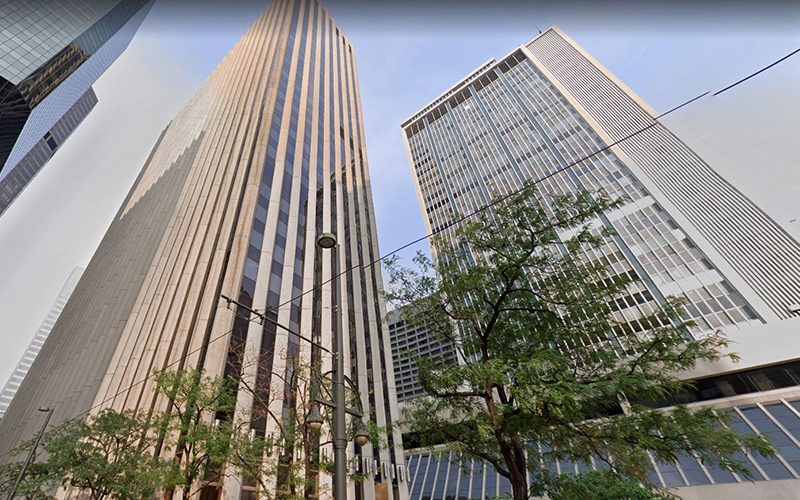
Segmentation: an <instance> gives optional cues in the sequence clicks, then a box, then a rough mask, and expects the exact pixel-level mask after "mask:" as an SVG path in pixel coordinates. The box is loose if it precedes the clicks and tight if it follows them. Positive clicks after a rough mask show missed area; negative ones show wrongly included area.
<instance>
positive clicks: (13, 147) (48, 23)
mask: <svg viewBox="0 0 800 500" xmlns="http://www.w3.org/2000/svg"><path fill="white" fill-rule="evenodd" d="M152 4H153V0H62V1H58V2H52V1H48V0H10V1H5V2H2V3H0V192H2V193H3V201H2V202H0V214H1V213H2V212H3V211H4V210H5V209H6V208H7V206H8V204H10V203H11V201H13V199H14V198H15V197H16V196H17V195H19V193H20V192H21V191H22V189H24V187H25V186H26V185H27V183H28V182H30V180H31V179H32V178H33V176H34V175H36V173H38V171H39V170H41V168H42V167H43V166H44V164H45V163H46V162H47V160H49V159H50V157H51V156H52V155H53V153H54V152H55V150H56V149H57V148H58V147H59V146H60V145H61V144H62V142H63V141H64V140H65V139H66V138H67V137H68V136H69V135H70V134H71V133H72V131H73V130H74V128H75V127H76V126H77V125H78V124H79V123H80V121H81V120H82V119H83V117H85V116H86V114H88V112H89V111H91V108H92V107H93V106H94V104H95V103H96V97H95V96H94V92H93V91H92V89H91V86H92V84H93V83H94V82H95V81H96V80H97V79H98V78H99V77H100V75H102V74H103V72H104V71H105V70H106V69H108V67H109V66H111V64H112V63H113V62H114V61H115V60H116V59H117V57H119V56H120V54H122V52H123V51H124V50H125V48H126V47H127V46H128V44H129V43H130V41H131V39H132V38H133V36H134V34H135V33H136V30H137V29H138V28H139V26H140V25H141V23H142V21H143V20H144V17H145V16H146V15H147V12H148V11H149V10H150V7H151V6H152ZM87 106H88V107H87ZM67 115H71V117H70V118H67ZM76 118H79V119H76ZM56 127H57V128H58V131H55V130H54V128H56ZM48 134H49V135H50V137H47V135H48ZM56 137H57V138H56ZM43 140H44V144H45V145H46V146H47V150H42V151H39V152H38V154H37V153H34V154H31V152H32V151H34V150H35V149H37V146H38V145H39V144H40V143H42V141H43ZM40 149H41V148H40ZM18 167H20V168H22V170H21V171H20V172H16V175H14V176H13V178H8V179H7V177H8V176H11V175H12V174H14V172H15V170H16V169H17V168H18Z"/></svg>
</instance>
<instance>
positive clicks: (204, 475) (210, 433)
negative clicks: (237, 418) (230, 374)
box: [154, 370, 237, 499]
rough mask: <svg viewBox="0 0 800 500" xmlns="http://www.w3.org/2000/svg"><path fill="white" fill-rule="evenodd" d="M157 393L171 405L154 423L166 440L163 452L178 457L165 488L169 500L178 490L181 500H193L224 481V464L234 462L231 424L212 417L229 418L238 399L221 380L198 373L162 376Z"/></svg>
mask: <svg viewBox="0 0 800 500" xmlns="http://www.w3.org/2000/svg"><path fill="white" fill-rule="evenodd" d="M155 387H156V391H157V392H158V393H159V394H162V395H164V396H166V397H167V398H168V399H169V402H170V407H169V408H168V410H167V412H165V413H164V415H163V416H162V417H161V418H156V419H154V422H155V424H156V425H157V426H158V430H159V434H160V435H161V436H162V437H163V442H162V447H163V448H165V449H167V450H174V452H175V457H174V459H173V460H172V464H171V468H170V474H169V476H168V478H167V480H166V481H165V483H164V488H165V489H166V490H167V491H166V495H167V496H168V497H169V498H171V497H172V495H173V492H174V489H175V488H176V487H180V488H182V498H184V499H189V498H191V497H192V496H193V494H194V493H195V492H196V490H199V489H202V488H203V487H204V486H206V485H207V484H209V483H212V482H220V481H221V479H222V477H223V473H224V468H223V464H225V463H226V462H227V460H228V457H229V456H230V453H231V444H232V442H233V439H234V436H235V435H236V434H237V429H235V428H234V425H235V424H234V422H233V421H232V420H231V419H224V420H211V417H212V416H213V415H214V414H215V413H216V412H220V413H224V414H227V415H231V414H232V413H233V411H234V409H235V404H236V396H235V393H233V392H232V391H230V390H228V388H227V387H226V385H225V383H224V380H223V379H221V378H218V377H210V376H207V375H205V374H204V373H203V372H202V371H199V370H178V371H162V372H158V373H157V374H156V376H155ZM195 487H196V489H193V488H195Z"/></svg>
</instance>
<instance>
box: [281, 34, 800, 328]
mask: <svg viewBox="0 0 800 500" xmlns="http://www.w3.org/2000/svg"><path fill="white" fill-rule="evenodd" d="M798 52H800V48H798V49H796V50H794V51H792V52H790V53H789V54H786V55H785V56H783V57H781V58H780V59H778V60H777V61H775V62H773V63H771V64H768V65H767V66H764V67H763V68H761V69H759V70H758V71H755V72H753V73H751V74H750V75H748V76H746V77H745V78H742V79H741V80H739V81H737V82H735V83H732V84H731V85H728V86H727V87H725V88H723V89H722V90H719V91H717V92H715V93H714V94H712V95H713V96H717V95H719V94H722V93H723V92H725V91H727V90H729V89H731V88H733V87H735V86H737V85H739V84H740V83H742V82H744V81H746V80H749V79H750V78H753V77H754V76H756V75H758V74H760V73H763V72H764V71H766V70H768V69H770V68H772V67H773V66H775V65H776V64H778V63H780V62H782V61H784V60H786V59H788V58H790V57H791V56H793V55H795V54H797V53H798ZM709 94H710V91H706V92H703V93H702V94H699V95H697V96H695V97H692V98H691V99H687V100H686V101H684V102H682V103H680V104H678V105H677V106H675V107H672V108H670V109H669V110H667V111H665V112H663V113H661V114H659V115H656V116H654V117H653V123H651V124H650V125H648V126H646V127H644V128H642V129H640V130H637V131H636V132H633V133H631V134H628V135H626V136H625V137H623V138H621V139H617V140H616V141H614V142H612V143H611V144H608V145H606V146H604V147H602V148H600V149H598V150H597V151H595V152H594V153H590V154H588V155H586V156H584V157H583V158H581V159H580V160H577V161H575V162H573V163H570V164H569V165H566V166H564V167H561V168H559V169H556V170H554V171H553V172H550V173H549V174H546V175H544V176H542V177H540V178H539V179H537V180H536V181H534V182H531V183H530V184H528V185H526V186H523V187H522V188H520V189H518V190H516V191H512V192H511V193H509V194H506V195H504V196H501V197H500V198H498V199H496V200H494V201H492V202H490V203H489V204H487V205H485V206H483V207H481V208H478V209H476V210H475V211H473V212H471V213H469V214H467V215H464V216H462V217H459V218H458V219H456V220H454V221H451V222H449V223H447V224H445V225H444V226H442V227H440V228H437V229H436V230H435V231H431V232H430V233H428V234H426V235H424V236H420V237H419V238H417V239H415V240H413V241H410V242H408V243H406V244H404V245H402V246H400V247H398V248H395V249H394V250H392V251H391V252H388V253H386V254H384V255H382V256H381V257H379V258H377V259H375V260H373V261H371V262H369V263H367V264H364V265H356V266H352V267H350V268H348V269H345V270H344V271H342V272H340V273H339V274H338V275H336V276H333V277H331V278H330V279H328V280H327V281H323V282H322V283H320V284H319V285H317V286H315V287H313V288H310V289H309V290H306V291H304V292H301V293H300V294H298V295H296V296H294V297H292V298H291V299H289V300H287V301H286V302H283V303H281V304H278V305H277V306H275V307H274V308H272V309H271V311H272V312H275V311H277V310H278V309H280V308H281V307H283V306H286V305H289V304H291V303H293V302H294V301H296V300H297V299H300V298H302V297H303V296H305V295H307V294H309V293H311V292H313V291H315V290H317V289H319V288H321V287H322V286H323V285H326V284H328V283H331V282H332V281H333V280H335V279H337V278H338V277H340V276H342V275H344V274H346V273H349V272H351V271H353V270H355V269H358V268H362V269H366V268H368V267H371V266H374V265H375V264H377V263H379V262H382V261H383V260H385V259H386V258H388V257H390V256H392V255H394V254H396V253H398V252H401V251H403V250H405V249H406V248H408V247H411V246H413V245H416V244H417V243H420V242H422V241H425V240H427V239H429V238H432V237H433V236H436V235H437V234H439V233H441V232H442V231H444V230H446V229H449V228H451V227H453V226H455V225H457V224H460V223H462V222H464V221H465V220H467V219H468V218H470V217H473V216H475V215H477V214H479V213H480V212H483V211H484V210H486V209H488V208H491V207H493V206H495V205H497V204H498V203H500V202H502V201H505V200H507V199H508V198H510V197H512V196H515V195H517V194H520V193H521V192H523V191H524V190H526V189H528V188H529V187H530V186H531V185H536V184H539V183H540V182H542V181H544V180H546V179H549V178H551V177H553V176H555V175H557V174H560V173H561V172H564V171H565V170H568V169H570V168H572V167H574V166H576V165H578V164H579V163H582V162H584V161H586V160H588V159H589V158H592V157H594V156H596V155H598V154H600V153H602V152H604V151H607V150H608V149H610V148H611V147H613V146H616V145H617V144H619V143H621V142H623V141H626V140H628V139H631V138H633V137H635V136H637V135H639V134H641V133H643V132H645V131H647V130H649V129H651V128H653V127H655V126H656V125H659V122H658V120H659V119H661V118H663V117H665V116H667V115H669V114H671V113H673V112H675V111H678V110H679V109H681V108H683V107H685V106H688V105H690V104H692V103H694V102H695V101H698V100H699V99H702V98H703V97H705V96H707V95H709Z"/></svg>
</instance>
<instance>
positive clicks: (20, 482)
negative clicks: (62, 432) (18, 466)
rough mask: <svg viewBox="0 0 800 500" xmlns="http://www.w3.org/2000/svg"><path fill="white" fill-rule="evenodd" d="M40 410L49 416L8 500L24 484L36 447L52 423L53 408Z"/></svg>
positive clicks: (11, 499)
mask: <svg viewBox="0 0 800 500" xmlns="http://www.w3.org/2000/svg"><path fill="white" fill-rule="evenodd" d="M39 411H46V412H47V418H45V419H44V425H42V428H41V429H39V434H38V435H37V436H36V441H34V442H33V447H32V448H31V451H30V452H28V458H26V459H25V463H24V464H22V470H20V471H19V476H17V480H16V481H15V482H14V487H13V488H11V493H9V494H8V497H7V498H8V500H13V499H14V497H15V496H16V494H17V488H19V485H20V484H22V480H23V479H24V478H25V472H27V470H28V466H29V465H30V464H31V461H32V460H33V455H34V454H35V453H36V448H37V447H38V446H39V441H41V440H42V436H43V435H44V431H45V429H47V424H48V423H50V417H51V416H53V408H46V409H45V408H39Z"/></svg>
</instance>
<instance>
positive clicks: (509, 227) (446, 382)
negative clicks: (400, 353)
mask: <svg viewBox="0 0 800 500" xmlns="http://www.w3.org/2000/svg"><path fill="white" fill-rule="evenodd" d="M620 205H621V202H620V200H612V199H609V198H607V197H605V196H603V195H602V194H589V193H581V194H579V195H577V196H563V197H550V198H546V197H545V196H544V195H542V194H541V193H539V192H536V191H534V190H533V189H528V190H526V191H524V192H523V193H521V194H519V195H515V196H512V197H509V198H507V199H504V200H500V201H499V202H498V203H496V205H495V206H494V207H493V210H491V211H484V212H482V213H481V214H480V215H479V216H478V217H475V218H473V219H470V220H468V221H467V222H466V223H464V224H463V225H461V226H458V227H457V228H455V229H451V230H448V232H446V233H443V234H442V235H440V236H439V237H437V238H436V239H435V241H434V249H435V253H436V258H435V260H431V259H430V258H428V257H426V256H425V255H422V254H418V255H417V256H416V257H415V259H414V264H415V265H414V266H413V267H410V268H408V267H403V266H401V265H400V263H399V262H398V260H396V259H395V260H393V261H390V262H389V263H388V266H387V268H388V274H389V277H390V280H389V283H390V286H389V291H388V292H387V295H388V298H389V300H390V301H392V302H394V303H395V304H396V305H399V306H404V307H403V316H404V319H405V320H406V322H409V323H412V324H416V325H424V326H426V327H427V328H428V329H430V330H431V332H432V334H433V335H435V336H437V337H438V338H440V339H442V340H443V341H445V342H447V343H449V344H450V345H452V346H453V347H454V349H455V350H456V352H457V354H458V357H459V358H460V360H461V362H460V363H457V364H452V363H450V364H446V363H439V364H434V363H432V362H431V361H430V360H426V359H418V360H417V364H418V368H419V380H420V382H421V384H422V386H423V387H424V389H425V392H426V395H425V396H424V397H421V398H418V399H416V400H414V401H413V402H412V403H411V404H410V405H409V407H408V411H407V413H406V415H405V419H406V425H407V428H408V429H410V430H411V431H413V432H414V433H415V436H416V437H417V439H421V442H420V444H422V445H428V444H435V443H441V442H449V443H451V446H453V447H454V448H455V449H456V450H460V451H461V452H463V453H464V454H467V455H469V456H471V457H473V458H478V459H481V460H485V461H487V462H489V463H491V464H492V465H493V466H494V467H495V468H496V469H497V471H498V473H500V474H501V475H503V476H505V477H507V478H508V479H509V480H510V481H511V483H512V487H513V494H514V498H515V499H523V498H528V495H529V494H536V495H542V494H545V493H547V494H549V495H551V496H553V495H558V492H559V491H561V490H564V491H567V490H569V489H570V488H572V489H574V488H578V486H579V485H581V484H583V485H585V484H587V483H586V481H590V480H591V481H594V483H595V484H597V485H603V488H608V489H609V491H614V490H613V489H614V488H617V487H620V488H622V487H624V486H625V484H628V483H626V482H632V484H637V483H638V484H644V485H648V487H649V488H652V487H654V486H653V485H650V484H649V479H648V473H649V471H650V470H652V462H651V460H650V457H649V456H648V454H649V455H650V456H652V457H654V458H655V459H656V460H659V461H662V462H671V461H674V460H675V459H676V458H677V456H678V455H679V454H680V453H682V452H690V453H694V454H695V455H696V456H698V457H699V458H700V459H701V460H702V461H704V462H706V463H715V464H718V465H721V466H722V467H724V468H727V469H731V470H735V471H736V472H739V473H742V474H744V475H745V477H746V476H747V474H748V473H747V470H746V469H745V468H744V466H743V464H741V463H740V462H738V461H737V460H735V459H734V458H732V457H733V456H734V454H735V453H736V452H737V451H739V450H740V449H741V447H745V448H749V449H751V450H754V451H755V452H757V453H761V454H770V453H772V451H771V447H770V445H769V444H768V442H767V441H765V440H764V439H763V438H761V437H758V436H742V435H739V434H737V433H736V432H734V431H732V430H730V428H729V427H727V426H726V425H725V424H726V421H727V420H728V418H729V417H728V416H727V414H726V413H725V412H716V411H714V410H712V409H700V410H692V411H690V410H689V409H687V408H686V407H685V406H675V407H672V408H669V409H653V408H649V407H647V406H644V405H640V404H635V403H633V404H632V403H631V402H636V401H653V400H660V399H662V398H664V397H666V396H669V395H671V394H674V393H675V392H677V391H679V390H681V389H682V388H685V387H686V385H687V382H686V381H684V380H681V378H680V377H679V375H680V373H681V372H683V371H685V370H688V369H690V368H692V367H694V366H695V364H696V363H698V362H700V361H714V360H718V359H720V358H722V357H729V358H733V359H735V356H733V355H730V354H725V350H726V347H727V345H728V344H727V341H726V339H725V337H724V336H723V335H722V334H721V333H719V332H718V333H712V334H708V335H703V336H693V335H692V334H691V331H692V326H693V325H692V323H691V322H690V321H687V320H685V319H682V314H683V310H682V308H681V302H680V301H678V300H674V299H668V300H664V301H662V303H661V304H660V306H659V307H652V306H650V305H648V304H649V303H645V304H644V305H643V306H642V311H643V312H640V313H638V314H637V315H636V316H635V317H632V316H630V313H631V312H632V310H631V309H628V310H627V311H624V312H623V311H622V310H621V309H623V308H624V307H626V306H624V302H622V301H621V299H623V298H624V297H626V296H632V295H635V294H642V293H648V291H647V288H646V287H645V285H644V283H642V282H641V281H640V280H639V279H638V278H637V277H636V274H635V273H634V272H632V271H631V270H630V268H628V269H627V270H624V269H625V268H624V267H619V266H618V269H623V271H622V272H619V271H613V270H612V268H611V267H610V266H609V263H608V261H607V260H605V259H604V258H601V255H602V253H606V254H612V253H613V249H614V248H615V245H614V242H613V239H614V238H615V235H614V234H613V232H612V231H610V230H608V229H607V228H606V227H604V225H603V224H602V223H601V219H600V218H598V216H599V215H600V214H601V213H610V212H613V211H614V210H616V209H618V208H619V207H620ZM601 250H605V251H604V252H601ZM620 261H622V262H624V259H622V258H620ZM640 302H641V301H640ZM650 303H651V302H650ZM626 315H627V316H626ZM626 317H627V318H628V319H627V320H626ZM622 407H624V408H625V411H624V412H623V411H622ZM555 460H573V461H576V462H583V463H589V462H590V461H594V462H595V464H597V465H598V466H600V467H603V468H606V469H608V471H609V472H608V473H603V474H600V475H590V476H587V477H586V478H579V479H577V480H573V481H572V482H569V481H567V480H566V479H564V478H557V477H554V475H553V474H552V473H551V472H549V469H548V464H552V463H553V461H555ZM526 472H527V473H528V474H529V475H530V477H531V478H532V484H531V488H530V491H529V488H528V487H527V485H526V481H525V475H526ZM617 483H618V486H617ZM570 491H572V490H570ZM564 498H566V497H564Z"/></svg>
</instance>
